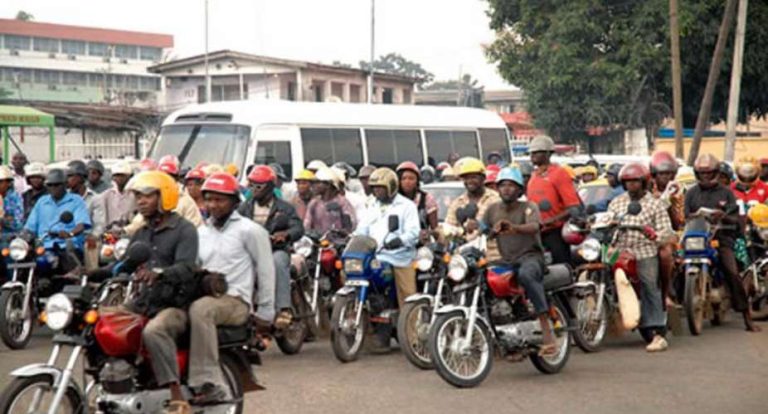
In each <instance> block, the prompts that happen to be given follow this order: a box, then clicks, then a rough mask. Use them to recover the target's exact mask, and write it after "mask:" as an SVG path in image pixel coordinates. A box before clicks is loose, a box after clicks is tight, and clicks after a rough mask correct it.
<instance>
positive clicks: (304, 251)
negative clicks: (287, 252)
mask: <svg viewBox="0 0 768 414" xmlns="http://www.w3.org/2000/svg"><path fill="white" fill-rule="evenodd" d="M313 247H314V243H312V239H310V238H309V237H306V236H305V237H302V238H301V239H300V240H299V241H297V242H296V243H294V244H293V250H295V251H296V253H297V254H300V255H301V256H303V257H309V256H310V255H311V254H312V248H313Z"/></svg>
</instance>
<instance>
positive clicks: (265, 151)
mask: <svg viewBox="0 0 768 414" xmlns="http://www.w3.org/2000/svg"><path fill="white" fill-rule="evenodd" d="M253 162H254V164H263V165H267V164H272V163H278V164H280V166H281V167H283V171H284V172H285V175H286V176H287V177H289V178H290V177H293V163H292V162H291V143H290V142H286V141H259V144H258V145H257V146H256V159H254V161H253Z"/></svg>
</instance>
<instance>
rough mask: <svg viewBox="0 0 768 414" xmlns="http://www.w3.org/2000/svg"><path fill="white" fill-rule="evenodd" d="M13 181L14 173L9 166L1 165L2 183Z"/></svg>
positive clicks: (0, 176)
mask: <svg viewBox="0 0 768 414" xmlns="http://www.w3.org/2000/svg"><path fill="white" fill-rule="evenodd" d="M5 180H13V172H11V169H10V168H8V166H7V165H0V181H5Z"/></svg>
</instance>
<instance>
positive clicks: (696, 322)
mask: <svg viewBox="0 0 768 414" xmlns="http://www.w3.org/2000/svg"><path fill="white" fill-rule="evenodd" d="M706 277H707V275H705V274H703V273H700V274H699V275H698V276H696V277H693V276H686V278H685V295H684V297H683V306H684V307H685V318H686V319H687V322H688V330H689V331H690V332H691V335H693V336H698V335H700V334H701V331H702V327H703V325H704V306H705V299H704V298H705V296H704V295H705V294H706V282H704V281H705V280H706Z"/></svg>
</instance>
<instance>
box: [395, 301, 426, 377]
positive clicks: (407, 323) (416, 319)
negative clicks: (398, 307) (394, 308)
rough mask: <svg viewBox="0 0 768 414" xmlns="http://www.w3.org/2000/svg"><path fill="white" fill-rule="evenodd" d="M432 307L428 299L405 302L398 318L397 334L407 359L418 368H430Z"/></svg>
mask: <svg viewBox="0 0 768 414" xmlns="http://www.w3.org/2000/svg"><path fill="white" fill-rule="evenodd" d="M431 320H432V307H431V305H430V303H429V302H428V301H420V302H414V303H406V304H405V305H404V306H403V309H402V311H401V313H400V316H399V318H398V326H397V335H398V342H400V347H401V348H402V350H403V353H404V354H405V356H406V358H407V359H408V361H410V362H411V363H412V364H414V365H415V366H416V367H418V368H422V369H429V368H432V354H431V353H430V351H429V343H428V340H429V328H430V322H431Z"/></svg>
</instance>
